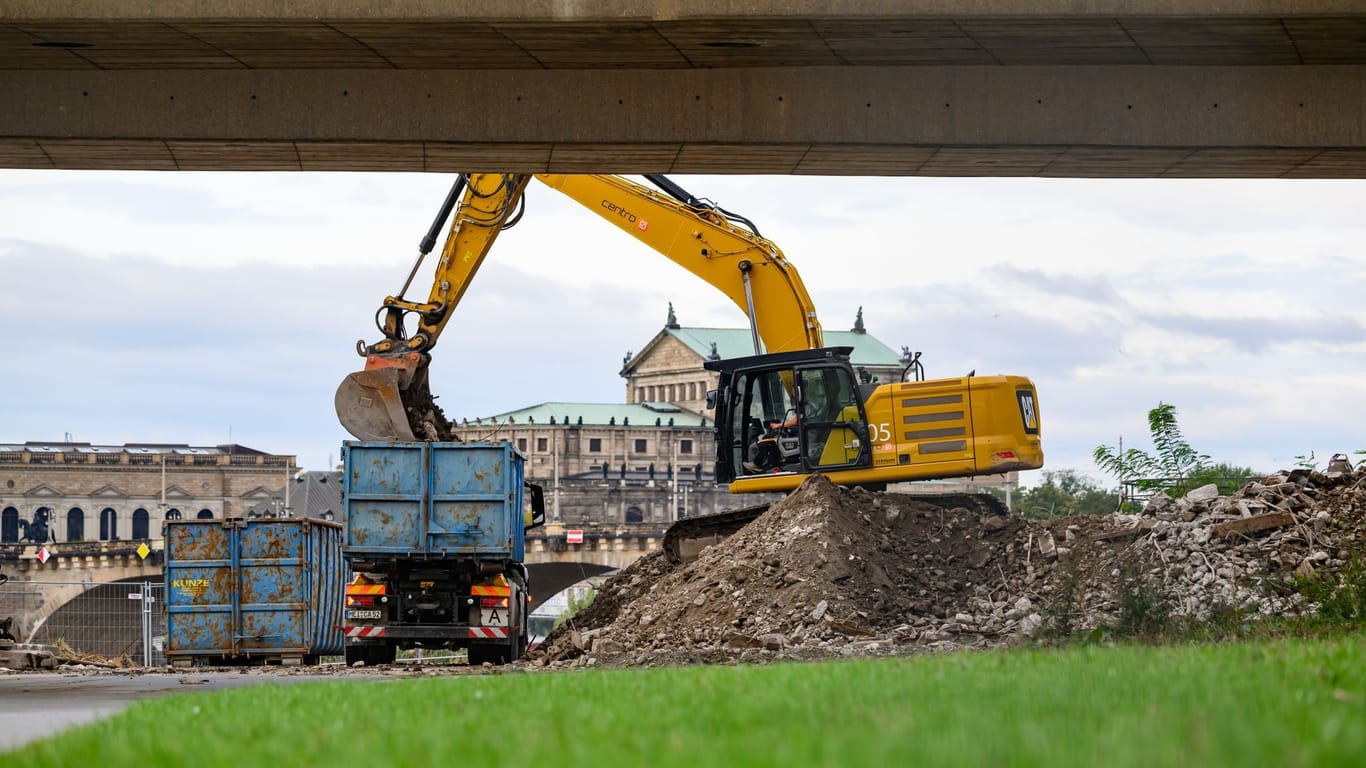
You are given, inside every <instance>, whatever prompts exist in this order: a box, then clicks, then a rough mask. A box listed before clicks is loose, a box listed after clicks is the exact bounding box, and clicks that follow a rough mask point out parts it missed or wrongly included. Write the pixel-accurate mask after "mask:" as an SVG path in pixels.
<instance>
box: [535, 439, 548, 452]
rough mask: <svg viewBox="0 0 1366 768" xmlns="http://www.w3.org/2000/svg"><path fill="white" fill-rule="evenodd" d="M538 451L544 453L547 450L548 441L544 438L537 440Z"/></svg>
mask: <svg viewBox="0 0 1366 768" xmlns="http://www.w3.org/2000/svg"><path fill="white" fill-rule="evenodd" d="M536 450H538V451H542V452H544V451H545V450H546V439H545V438H544V437H538V438H536Z"/></svg>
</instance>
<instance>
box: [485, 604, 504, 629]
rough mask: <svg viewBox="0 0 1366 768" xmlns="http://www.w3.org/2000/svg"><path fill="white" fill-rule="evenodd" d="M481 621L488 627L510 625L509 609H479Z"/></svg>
mask: <svg viewBox="0 0 1366 768" xmlns="http://www.w3.org/2000/svg"><path fill="white" fill-rule="evenodd" d="M479 623H480V624H483V625H484V626H486V627H506V626H507V625H508V609H506V608H481V609H479Z"/></svg>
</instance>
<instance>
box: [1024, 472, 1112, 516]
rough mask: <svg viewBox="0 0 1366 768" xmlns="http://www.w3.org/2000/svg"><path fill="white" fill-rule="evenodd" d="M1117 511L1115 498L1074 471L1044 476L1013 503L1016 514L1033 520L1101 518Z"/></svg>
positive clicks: (1047, 473) (1049, 473)
mask: <svg viewBox="0 0 1366 768" xmlns="http://www.w3.org/2000/svg"><path fill="white" fill-rule="evenodd" d="M1118 507H1119V496H1117V495H1116V494H1113V493H1109V492H1107V491H1105V490H1103V489H1102V488H1101V487H1100V486H1099V485H1098V484H1097V483H1096V482H1095V481H1094V480H1092V479H1091V478H1089V477H1086V476H1085V475H1083V474H1081V473H1080V472H1077V471H1076V470H1075V469H1064V470H1059V471H1056V472H1044V473H1043V482H1042V483H1040V484H1039V485H1036V486H1034V487H1033V488H1029V489H1027V490H1025V491H1023V492H1021V493H1020V497H1019V499H1018V500H1017V501H1016V503H1015V508H1016V509H1018V510H1019V511H1020V514H1022V515H1024V516H1025V517H1036V518H1050V517H1065V516H1071V515H1104V514H1109V513H1111V512H1114V511H1115V510H1116V509H1117V508H1118Z"/></svg>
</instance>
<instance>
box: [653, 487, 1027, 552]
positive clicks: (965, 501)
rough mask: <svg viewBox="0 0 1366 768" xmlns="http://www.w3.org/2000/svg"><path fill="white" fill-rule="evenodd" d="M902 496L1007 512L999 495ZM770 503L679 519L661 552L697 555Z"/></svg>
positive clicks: (980, 510) (990, 513)
mask: <svg viewBox="0 0 1366 768" xmlns="http://www.w3.org/2000/svg"><path fill="white" fill-rule="evenodd" d="M906 498H909V499H915V500H916V501H919V502H923V503H926V504H933V505H935V506H937V507H942V508H944V509H966V510H968V511H969V512H973V513H976V514H978V515H981V516H982V517H991V516H993V515H1000V516H1002V517H1006V516H1009V515H1010V510H1009V509H1007V508H1006V505H1005V504H1004V503H1002V502H1001V500H1000V499H998V498H996V497H995V496H992V495H990V494H986V493H927V494H924V495H921V494H913V495H912V494H906ZM770 506H772V505H771V504H755V505H754V506H752V507H743V508H741V509H735V510H731V511H729V512H722V513H720V514H716V515H705V516H703V517H690V518H687V519H685V520H679V521H678V522H676V523H674V524H673V525H671V526H669V530H667V531H665V532H664V554H665V556H666V557H668V558H669V562H671V563H675V564H679V563H688V562H692V561H693V560H696V559H697V556H698V554H700V553H701V552H702V550H703V549H706V548H707V547H710V546H711V545H713V544H716V543H719V542H721V541H725V540H726V539H727V538H729V537H730V536H732V535H733V534H735V533H736V532H738V531H739V530H740V529H741V528H744V527H745V526H746V525H748V524H749V523H750V522H751V521H752V520H754V519H756V518H758V517H759V516H760V515H762V514H763V513H765V512H767V511H768V509H769V507H770Z"/></svg>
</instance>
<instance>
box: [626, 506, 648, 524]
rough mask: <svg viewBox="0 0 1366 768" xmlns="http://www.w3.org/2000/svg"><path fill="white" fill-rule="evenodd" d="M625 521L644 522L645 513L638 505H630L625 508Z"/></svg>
mask: <svg viewBox="0 0 1366 768" xmlns="http://www.w3.org/2000/svg"><path fill="white" fill-rule="evenodd" d="M626 522H628V523H643V522H645V513H644V512H641V511H640V507H631V508H629V509H627V510H626Z"/></svg>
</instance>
